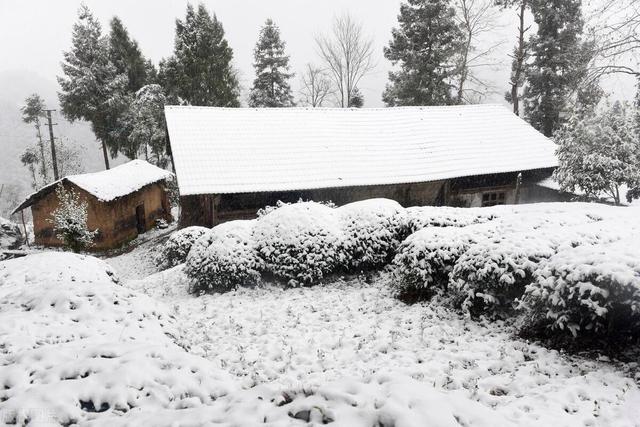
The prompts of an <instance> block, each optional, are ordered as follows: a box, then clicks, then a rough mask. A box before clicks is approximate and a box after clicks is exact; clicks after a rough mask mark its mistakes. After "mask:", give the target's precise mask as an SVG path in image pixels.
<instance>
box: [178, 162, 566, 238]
mask: <svg viewBox="0 0 640 427" xmlns="http://www.w3.org/2000/svg"><path fill="white" fill-rule="evenodd" d="M551 172H552V169H543V170H538V171H527V172H523V173H522V177H521V180H520V186H519V188H517V187H518V185H517V182H518V173H517V172H513V173H502V174H491V175H479V176H472V177H465V178H457V179H452V180H446V181H434V182H423V183H413V184H393V185H375V186H362V187H343V188H326V189H316V190H300V191H284V192H263V193H240V194H221V195H213V194H209V195H194V196H183V197H181V198H180V200H181V207H182V216H181V218H180V227H187V226H192V225H200V226H205V227H212V226H214V225H217V224H219V223H222V222H226V221H231V220H237V219H252V218H255V217H256V213H257V211H258V210H259V209H261V208H264V207H265V206H273V205H275V204H276V202H277V201H278V200H281V201H283V202H296V201H298V200H300V199H302V200H313V201H332V202H333V203H335V204H337V205H339V206H340V205H344V204H347V203H351V202H355V201H359V200H366V199H372V198H386V199H392V200H396V201H397V202H398V203H400V204H401V205H402V206H404V207H410V206H428V205H432V206H440V205H447V206H457V207H479V206H482V196H483V194H485V193H491V192H501V193H504V194H505V199H504V203H505V204H514V203H534V202H542V201H563V200H565V198H563V196H562V194H560V193H557V192H556V193H553V192H544V191H541V190H538V189H536V187H537V186H535V184H534V183H535V182H538V181H539V180H541V179H543V178H545V177H548V176H549V175H550V174H551Z"/></svg>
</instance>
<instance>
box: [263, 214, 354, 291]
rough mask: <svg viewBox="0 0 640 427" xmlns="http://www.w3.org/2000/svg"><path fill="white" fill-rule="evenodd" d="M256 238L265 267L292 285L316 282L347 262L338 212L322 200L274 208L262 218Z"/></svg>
mask: <svg viewBox="0 0 640 427" xmlns="http://www.w3.org/2000/svg"><path fill="white" fill-rule="evenodd" d="M253 237H254V239H255V242H256V246H257V249H258V252H259V254H260V257H262V259H263V260H264V262H265V269H266V270H267V271H268V272H269V273H271V274H273V276H274V277H276V278H278V279H283V280H287V281H288V283H289V285H291V286H298V285H301V284H312V283H316V282H317V281H318V280H320V279H322V278H323V277H325V276H326V275H327V274H331V273H333V272H334V271H336V269H337V268H339V267H340V266H341V265H342V263H343V262H344V252H343V241H344V238H343V234H342V231H341V229H340V226H339V224H338V219H337V215H336V214H335V211H334V209H332V208H330V207H328V206H325V205H322V204H319V203H315V202H303V203H295V204H291V205H284V206H282V207H280V208H278V209H275V210H273V211H272V212H270V213H268V214H267V215H264V216H262V217H260V218H258V220H257V221H256V224H255V227H254V229H253Z"/></svg>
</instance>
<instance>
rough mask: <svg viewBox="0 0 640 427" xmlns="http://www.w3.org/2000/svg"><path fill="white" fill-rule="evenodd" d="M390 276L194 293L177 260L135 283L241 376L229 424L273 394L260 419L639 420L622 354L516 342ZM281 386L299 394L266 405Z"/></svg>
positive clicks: (186, 342)
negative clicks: (256, 398) (408, 294)
mask: <svg viewBox="0 0 640 427" xmlns="http://www.w3.org/2000/svg"><path fill="white" fill-rule="evenodd" d="M392 280H393V277H392V275H390V274H388V273H383V274H381V275H375V276H371V277H369V278H368V279H367V278H366V277H362V278H355V279H350V280H337V281H333V282H332V283H327V284H325V285H324V286H320V287H318V286H316V287H301V288H289V289H283V288H282V287H279V286H271V285H265V286H263V287H258V288H253V289H248V288H238V289H236V290H233V291H230V292H227V293H223V294H213V295H208V294H207V295H202V296H200V297H197V298H194V297H193V296H191V295H190V294H189V292H188V286H189V285H188V284H189V279H188V278H187V277H186V276H184V274H183V272H182V267H181V266H178V267H176V268H174V269H172V270H169V271H166V272H162V273H159V274H156V275H153V276H151V277H149V278H147V279H144V280H141V281H132V282H129V283H128V285H129V286H131V287H132V288H135V289H139V290H141V291H143V292H148V293H149V294H150V295H152V296H154V297H157V298H159V299H162V300H164V301H165V302H166V303H167V304H168V305H170V306H171V307H172V313H173V314H174V316H175V317H176V319H177V321H178V323H179V325H180V329H181V332H180V333H179V334H178V336H180V337H181V338H180V340H179V342H180V344H181V345H182V346H184V347H185V348H188V349H189V352H190V353H192V354H195V355H200V356H202V357H204V358H206V359H208V360H210V361H211V362H212V363H213V364H214V365H215V366H216V367H219V368H221V369H224V370H226V371H227V372H229V373H231V374H232V375H233V376H234V377H236V378H237V380H238V382H239V383H240V386H241V388H242V389H243V390H245V391H243V392H238V394H235V395H233V397H236V398H237V400H235V401H234V403H233V404H232V408H231V409H230V410H229V412H228V414H229V418H225V419H226V420H227V421H228V420H230V419H236V418H234V417H235V416H236V415H235V414H236V413H237V412H236V409H237V408H238V405H247V404H249V403H251V402H252V401H251V400H250V399H251V398H250V397H248V396H249V395H251V394H252V393H264V394H263V395H262V396H263V400H264V401H263V402H262V403H261V405H263V406H261V407H260V408H258V409H257V408H256V407H253V406H252V407H251V408H253V409H252V410H251V411H250V413H251V414H253V415H252V416H253V418H251V420H252V422H253V423H255V424H258V423H259V422H262V420H263V419H264V418H262V417H264V416H266V417H267V420H269V422H273V425H306V424H305V423H304V422H303V421H300V422H299V423H296V422H294V421H295V420H294V419H293V418H292V416H294V415H296V414H298V415H299V416H300V417H303V419H310V420H316V424H313V425H319V424H321V422H320V421H319V420H321V418H322V417H323V416H326V417H328V418H331V419H334V420H335V424H330V425H339V426H343V425H344V426H352V425H353V426H367V427H369V426H375V425H382V426H392V425H395V426H398V427H399V426H424V425H425V424H427V423H432V425H443V426H444V425H447V426H448V425H451V426H456V425H523V426H547V425H563V426H573V425H580V426H583V425H594V426H598V425H602V426H605V425H616V426H618V425H620V426H634V425H637V417H636V414H637V407H636V405H637V404H638V403H640V391H639V390H638V386H637V383H636V382H634V380H633V379H632V378H628V377H627V376H626V375H625V374H624V373H623V372H621V371H620V370H618V369H617V368H615V367H614V366H613V365H611V364H607V363H603V362H597V361H593V360H588V359H582V358H579V357H568V356H565V355H562V354H560V353H558V352H557V351H554V350H548V349H545V348H543V347H541V346H538V345H535V344H530V343H527V342H526V341H521V340H517V339H513V332H514V330H513V329H511V328H510V327H507V326H505V325H504V323H503V322H500V321H498V322H486V321H483V322H476V321H473V320H470V319H467V318H465V317H464V316H461V315H458V314H456V313H455V312H452V311H450V310H448V309H447V308H446V307H444V306H442V305H440V304H438V303H437V302H432V303H429V304H425V303H421V304H414V305H410V306H407V305H405V304H404V303H402V302H400V301H398V300H397V299H396V298H395V297H394V296H393V293H392V292H391V290H390V287H389V282H390V281H392ZM267 390H268V391H267ZM274 396H275V399H276V402H288V401H291V402H290V403H286V404H284V405H283V406H282V407H280V406H277V405H275V404H274V403H272V404H265V403H264V402H270V400H269V399H273V398H274ZM231 398H232V397H228V398H225V399H231ZM465 402H466V404H465ZM354 403H355V406H354V405H353V404H354ZM274 406H275V407H274ZM487 410H488V411H489V412H487ZM174 416H175V415H174ZM305 417H306V418H305ZM314 417H315V418H314ZM456 419H458V420H460V424H457V421H456ZM276 420H277V421H276ZM280 423H282V424H280ZM376 423H379V424H376ZM231 425H233V423H231ZM248 425H251V423H248ZM429 425H431V424H429Z"/></svg>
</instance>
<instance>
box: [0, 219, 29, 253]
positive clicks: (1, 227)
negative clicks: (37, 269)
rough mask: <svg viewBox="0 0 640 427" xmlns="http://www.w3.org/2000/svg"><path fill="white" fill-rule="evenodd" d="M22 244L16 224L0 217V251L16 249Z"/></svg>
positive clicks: (20, 234)
mask: <svg viewBox="0 0 640 427" xmlns="http://www.w3.org/2000/svg"><path fill="white" fill-rule="evenodd" d="M22 242H23V239H22V233H21V232H20V227H19V226H18V224H16V223H15V222H11V221H9V220H8V219H5V218H2V217H0V249H18V248H19V247H20V245H21V244H22Z"/></svg>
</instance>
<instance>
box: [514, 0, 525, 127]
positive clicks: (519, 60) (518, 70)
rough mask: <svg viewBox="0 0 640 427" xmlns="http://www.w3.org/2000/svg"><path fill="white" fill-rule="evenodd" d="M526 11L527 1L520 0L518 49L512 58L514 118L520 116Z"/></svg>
mask: <svg viewBox="0 0 640 427" xmlns="http://www.w3.org/2000/svg"><path fill="white" fill-rule="evenodd" d="M526 10H527V0H522V3H521V4H520V13H519V14H518V17H519V19H520V24H519V26H518V49H517V52H516V57H515V58H514V61H515V64H514V67H513V68H514V69H513V75H512V77H511V102H512V103H513V113H514V114H515V115H516V116H519V115H520V93H519V92H520V91H519V90H520V82H521V81H522V73H523V72H524V62H525V56H526V47H525V39H524V35H525V33H526V32H527V28H525V27H524V14H525V12H526Z"/></svg>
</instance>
